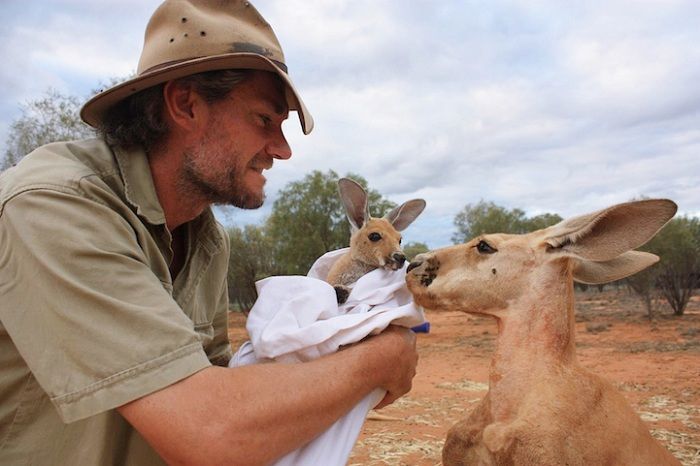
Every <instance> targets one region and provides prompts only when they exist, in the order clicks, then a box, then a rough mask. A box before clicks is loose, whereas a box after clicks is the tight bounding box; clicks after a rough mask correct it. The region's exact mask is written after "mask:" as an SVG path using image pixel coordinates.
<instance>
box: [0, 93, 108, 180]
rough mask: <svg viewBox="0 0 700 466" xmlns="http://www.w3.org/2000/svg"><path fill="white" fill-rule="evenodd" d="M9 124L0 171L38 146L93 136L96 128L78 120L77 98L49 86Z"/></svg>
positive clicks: (78, 107)
mask: <svg viewBox="0 0 700 466" xmlns="http://www.w3.org/2000/svg"><path fill="white" fill-rule="evenodd" d="M21 111H22V114H21V116H20V117H19V118H17V119H16V120H14V121H13V122H12V124H11V125H10V130H9V136H8V140H7V147H6V149H5V154H4V157H3V160H0V170H4V169H7V168H9V167H11V166H13V165H15V164H17V162H19V161H20V159H21V158H22V157H24V156H25V155H27V154H28V153H30V152H31V151H33V150H34V149H36V148H37V147H39V146H42V145H44V144H48V143H50V142H55V141H66V140H72V139H83V138H87V137H92V136H94V134H95V131H94V130H93V129H92V128H90V127H89V126H88V125H86V124H85V123H83V122H82V120H81V119H80V115H79V112H80V100H79V99H78V98H77V97H75V96H71V95H65V94H61V93H60V92H58V91H56V90H54V89H49V90H47V91H46V92H45V94H44V96H43V97H41V98H39V99H37V100H33V101H30V102H28V103H27V104H25V105H22V107H21Z"/></svg>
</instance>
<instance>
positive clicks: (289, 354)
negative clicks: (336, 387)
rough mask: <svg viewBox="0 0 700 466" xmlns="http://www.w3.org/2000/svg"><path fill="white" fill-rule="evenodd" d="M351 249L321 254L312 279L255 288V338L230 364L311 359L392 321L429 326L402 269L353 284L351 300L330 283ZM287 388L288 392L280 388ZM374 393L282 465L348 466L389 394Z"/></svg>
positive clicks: (251, 325) (250, 324)
mask: <svg viewBox="0 0 700 466" xmlns="http://www.w3.org/2000/svg"><path fill="white" fill-rule="evenodd" d="M347 250H348V249H347V248H346V249H340V250H337V251H331V252H329V253H327V254H324V255H323V256H321V257H320V258H319V259H318V260H317V261H316V262H315V263H314V265H313V266H312V267H311V270H310V271H309V274H308V276H306V277H303V276H281V277H270V278H266V279H264V280H260V281H259V282H257V283H256V287H257V290H258V299H257V301H256V302H255V305H254V306H253V308H252V309H251V311H250V314H249V315H248V320H247V323H246V329H247V330H248V334H249V336H250V341H249V342H246V343H245V344H244V345H243V346H242V347H241V348H240V349H239V350H238V352H237V353H236V354H235V355H234V357H233V358H232V359H231V362H230V363H229V366H230V367H235V366H242V365H247V364H255V363H260V362H265V361H271V360H274V361H279V362H304V361H311V360H314V359H317V358H319V357H321V356H323V355H326V354H330V353H333V352H335V351H337V350H338V349H339V348H340V347H341V346H343V345H348V344H351V343H356V342H358V341H360V340H362V339H363V338H365V337H366V336H368V335H372V334H377V333H380V332H381V331H382V330H384V329H385V328H386V327H387V326H389V325H390V324H393V325H401V326H404V327H408V328H411V327H414V326H417V325H419V324H421V323H423V322H424V321H425V316H424V315H423V310H422V309H421V308H420V307H418V306H416V305H415V304H414V303H413V300H412V298H411V294H410V293H409V292H408V289H407V288H406V284H405V281H404V279H405V275H406V272H405V266H404V269H402V270H397V271H395V272H394V271H387V270H384V269H376V270H373V271H372V272H369V273H368V274H366V275H364V276H362V277H361V278H360V279H359V280H358V281H357V282H356V283H355V284H353V285H351V288H352V290H351V292H350V295H349V296H348V300H347V302H346V303H344V304H341V305H338V304H337V301H336V294H335V290H334V289H333V287H332V286H331V285H329V284H328V283H326V282H325V281H323V279H324V278H325V277H326V275H327V274H328V270H330V267H331V266H332V265H333V263H334V262H335V261H336V260H338V259H339V258H340V256H342V255H343V254H344V253H345V252H347ZM281 389H283V387H281ZM384 395H385V392H384V391H383V390H381V389H377V390H375V391H374V392H373V393H371V394H369V395H368V396H367V397H365V399H363V400H362V401H361V402H360V403H359V404H358V405H357V406H355V408H353V410H352V411H350V412H349V413H348V414H347V415H345V416H344V417H343V418H341V419H339V420H338V421H337V422H336V423H335V424H333V426H331V427H330V428H329V429H328V430H327V431H325V432H324V433H322V434H321V435H320V436H318V437H317V438H316V439H314V440H313V441H311V442H310V443H308V444H307V445H305V446H304V447H302V448H300V449H299V450H296V451H294V452H292V453H289V454H288V455H287V456H285V457H283V458H282V459H280V460H278V461H277V462H276V463H274V464H275V465H276V466H307V465H308V466H315V465H320V464H323V465H324V466H343V465H345V464H346V463H347V460H348V457H349V455H350V451H351V450H352V447H353V445H354V444H355V441H356V440H357V437H358V435H359V434H360V430H361V428H362V424H363V423H364V420H365V417H366V415H367V412H368V411H369V410H370V409H372V408H373V407H374V406H375V405H376V404H377V403H379V401H381V400H382V398H383V397H384Z"/></svg>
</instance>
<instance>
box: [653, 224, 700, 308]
mask: <svg viewBox="0 0 700 466" xmlns="http://www.w3.org/2000/svg"><path fill="white" fill-rule="evenodd" d="M698 232H700V220H698V219H697V218H691V217H679V218H675V219H673V220H671V221H670V222H669V223H668V224H667V225H666V226H665V227H664V229H663V230H661V232H659V234H658V235H657V236H656V238H654V240H656V241H655V242H654V243H652V244H651V247H652V248H654V249H653V251H652V252H654V253H655V254H657V255H658V256H659V257H661V261H660V264H659V272H658V278H657V284H658V287H659V289H660V290H661V294H662V295H663V297H664V298H665V299H666V301H667V302H668V303H669V305H670V306H671V308H672V309H673V314H674V315H677V316H682V315H683V313H684V311H685V307H686V306H687V305H688V301H690V297H691V296H692V294H693V290H694V289H695V288H697V286H698V276H699V275H700V236H699V235H698Z"/></svg>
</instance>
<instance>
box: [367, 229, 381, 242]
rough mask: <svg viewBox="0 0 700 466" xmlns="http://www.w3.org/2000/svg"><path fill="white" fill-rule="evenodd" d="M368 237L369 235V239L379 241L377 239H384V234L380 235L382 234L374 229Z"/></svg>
mask: <svg viewBox="0 0 700 466" xmlns="http://www.w3.org/2000/svg"><path fill="white" fill-rule="evenodd" d="M367 237H368V238H369V240H370V241H372V242H377V241H379V240H380V239H382V235H380V234H379V233H377V232H376V231H373V232H372V233H370V234H369V236H367Z"/></svg>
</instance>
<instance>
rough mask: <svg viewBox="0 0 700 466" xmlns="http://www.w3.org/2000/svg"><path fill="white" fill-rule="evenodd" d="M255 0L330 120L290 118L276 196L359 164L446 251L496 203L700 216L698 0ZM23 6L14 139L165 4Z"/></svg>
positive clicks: (82, 85)
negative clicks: (422, 202)
mask: <svg viewBox="0 0 700 466" xmlns="http://www.w3.org/2000/svg"><path fill="white" fill-rule="evenodd" d="M253 3H254V4H255V5H256V6H257V7H258V9H259V10H260V11H261V12H262V13H263V14H264V15H265V16H266V18H267V19H268V20H269V21H270V23H271V24H272V25H273V27H274V28H275V31H276V32H277V35H278V36H279V38H280V41H281V42H282V44H283V46H284V49H285V54H286V57H287V60H288V64H289V66H290V70H291V73H292V77H293V79H294V80H295V83H296V84H297V87H298V88H299V89H300V91H301V92H302V95H303V96H304V100H305V101H306V103H307V104H308V106H309V108H310V110H311V111H312V113H313V115H314V118H315V120H316V129H315V131H314V133H313V134H312V135H311V136H308V137H307V136H303V135H301V133H300V131H299V126H298V122H297V121H296V117H295V116H292V117H291V118H290V121H289V122H288V123H286V124H285V129H286V131H287V133H288V136H289V140H290V143H291V144H292V147H293V149H294V157H293V158H292V159H291V160H290V161H288V162H280V163H278V164H277V165H276V166H275V169H274V170H272V171H271V172H270V173H269V176H268V179H269V182H268V194H269V195H270V196H269V197H270V201H272V200H274V195H275V193H276V192H277V191H278V190H279V189H280V188H282V187H283V186H284V185H285V184H286V183H288V182H289V181H292V180H298V179H300V178H302V177H303V176H304V175H305V174H306V173H308V172H309V171H311V170H313V169H319V170H323V171H327V170H329V169H333V170H335V171H336V172H338V173H339V174H345V173H347V172H349V171H352V172H356V173H359V174H360V175H362V176H363V177H365V178H366V179H367V180H368V181H369V182H370V185H371V187H372V188H374V189H378V190H379V191H380V192H382V193H384V194H385V195H387V196H388V197H390V198H391V199H392V200H395V201H397V202H401V201H404V200H407V199H409V198H412V197H424V198H425V199H426V200H427V201H428V208H427V209H426V212H425V213H424V214H423V216H421V218H420V219H419V221H417V222H416V223H415V224H414V225H412V227H411V229H410V230H409V231H408V232H407V235H408V236H410V237H411V238H410V240H418V241H424V242H427V243H428V244H429V245H430V246H433V247H435V246H441V245H444V244H446V243H447V242H449V239H450V236H451V230H452V218H453V217H454V215H455V214H456V213H457V212H458V211H459V210H460V209H461V208H462V207H463V206H464V205H465V204H467V203H474V202H478V201H479V200H480V199H485V200H492V201H494V202H496V203H498V204H500V205H503V206H506V207H509V208H514V207H519V208H522V209H524V210H526V211H527V212H528V213H530V214H539V213H543V212H556V213H559V214H561V215H562V216H570V215H577V214H580V213H584V212H588V211H592V210H596V209H599V208H602V207H605V206H606V205H607V204H611V203H615V202H621V201H626V200H628V199H629V198H631V197H639V196H640V195H649V196H664V197H670V198H672V199H675V200H677V201H678V203H679V205H680V207H681V211H682V212H688V213H693V212H695V213H697V212H700V188H699V187H698V186H700V162H698V160H700V157H698V152H699V150H700V130H698V128H700V113H699V112H698V110H697V109H698V108H699V107H700V88H698V86H697V82H700V48H698V47H697V44H698V43H700V30H699V29H698V28H697V24H696V18H697V17H699V16H700V3H697V2H695V1H694V0H634V1H632V0H606V1H603V0H593V1H591V2H578V3H572V2H559V1H554V0H537V1H534V0H490V1H486V0H480V1H475V2H460V1H457V0H453V1H443V2H432V1H427V0H417V1H412V2H404V1H399V0H387V1H382V2H376V1H375V2H373V1H369V0H355V1H349V0H305V1H302V0H258V1H255V0H254V1H253ZM9 4H10V5H11V6H12V5H14V7H15V9H16V10H17V12H16V14H14V15H15V17H16V18H15V24H16V25H17V26H16V28H15V29H13V30H11V31H9V32H7V31H6V32H5V33H4V34H5V35H6V36H7V37H6V40H5V41H4V42H3V44H0V51H2V53H3V56H4V57H5V67H4V69H3V70H0V82H1V83H2V84H3V88H4V89H6V90H8V92H7V96H6V97H4V98H3V99H4V100H2V101H0V110H3V111H4V114H5V116H4V117H2V118H5V120H0V125H1V126H0V136H2V134H3V131H4V130H5V129H4V128H6V127H7V125H8V124H9V121H10V120H9V119H8V118H9V117H8V115H12V114H13V112H16V110H15V109H14V107H13V105H14V103H15V102H16V101H17V100H20V101H22V100H26V99H27V98H31V97H32V96H38V95H40V94H41V93H42V92H43V91H44V90H45V88H46V87H48V86H49V85H51V86H54V87H58V88H59V89H61V90H70V91H71V92H75V93H81V94H85V93H87V92H89V90H90V89H91V88H93V87H95V85H96V84H97V83H96V82H95V81H96V80H98V79H106V78H109V77H110V76H120V75H124V74H127V73H129V72H131V71H132V70H133V69H134V68H135V67H136V61H137V58H138V53H139V52H140V47H141V39H142V35H143V28H144V26H145V24H146V21H147V19H148V15H149V13H150V10H152V9H153V8H154V7H155V6H156V5H157V4H158V1H155V0H150V1H148V2H143V1H136V0H129V1H128V2H124V1H122V0H119V1H118V0H109V1H104V2H90V1H87V0H64V1H60V2H59V1H54V2H46V6H45V7H44V8H41V9H40V10H41V11H37V8H36V7H34V9H33V10H32V9H31V8H30V9H29V13H25V12H23V11H20V10H21V9H19V8H17V6H18V5H20V3H19V2H12V1H11V2H9ZM11 8H12V7H11ZM12 11H13V12H14V10H12ZM39 13H40V14H39ZM37 18H39V19H40V20H37ZM269 208H270V207H269V205H268V206H267V207H266V208H264V209H262V210H260V211H256V212H241V211H234V212H233V213H231V214H230V215H231V217H232V218H234V219H235V221H237V222H239V223H240V222H245V221H260V219H261V218H263V217H264V216H265V215H266V214H267V213H269Z"/></svg>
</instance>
